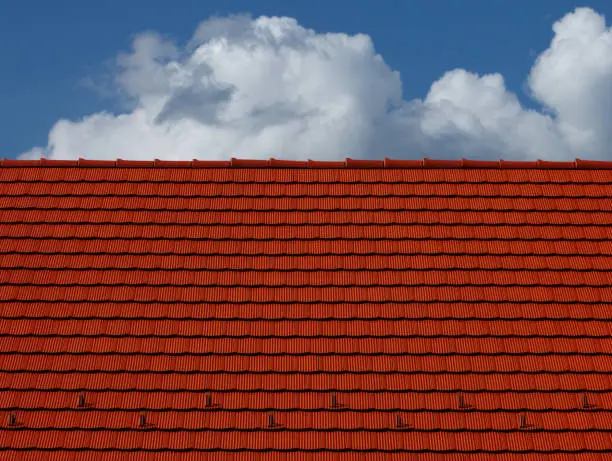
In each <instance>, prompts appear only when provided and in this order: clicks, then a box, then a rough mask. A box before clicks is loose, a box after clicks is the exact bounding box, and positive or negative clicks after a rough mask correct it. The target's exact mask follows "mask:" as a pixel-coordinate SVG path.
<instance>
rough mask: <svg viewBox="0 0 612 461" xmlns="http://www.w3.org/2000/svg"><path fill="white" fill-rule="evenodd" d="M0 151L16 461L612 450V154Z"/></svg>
mask: <svg viewBox="0 0 612 461" xmlns="http://www.w3.org/2000/svg"><path fill="white" fill-rule="evenodd" d="M0 166H1V167H0V192H1V193H0V360H1V362H0V418H2V419H1V420H0V450H2V451H4V452H5V455H6V456H10V457H12V458H13V459H15V457H16V456H31V457H32V459H41V457H45V456H48V455H49V454H50V453H43V452H44V451H46V452H57V453H56V454H57V455H58V456H60V455H61V456H62V459H72V458H74V459H82V457H83V456H84V453H83V451H97V452H113V453H115V454H118V455H121V454H124V455H126V456H130V457H133V454H130V453H131V452H136V454H142V453H147V452H151V451H160V452H163V453H165V454H166V455H167V456H171V455H176V454H179V453H192V454H193V455H194V456H201V455H202V453H201V452H218V453H220V454H221V453H227V454H231V453H243V454H248V456H249V457H255V456H257V455H259V454H263V455H269V454H277V455H279V454H282V453H286V452H297V453H300V454H301V455H302V456H309V455H311V456H319V455H322V454H325V453H331V454H333V453H336V454H338V453H342V454H344V455H345V456H350V455H352V456H359V455H362V454H364V453H365V454H367V453H370V454H372V455H376V456H382V455H384V454H389V455H391V454H397V453H400V454H401V453H421V454H431V455H437V454H441V453H481V454H486V453H493V454H510V455H517V454H521V453H522V454H526V455H533V454H536V453H555V456H556V457H557V458H563V456H564V455H566V457H565V458H564V459H569V458H570V456H569V455H572V459H574V458H573V455H574V454H579V453H582V454H584V456H583V457H582V458H580V459H585V457H588V458H592V459H606V456H607V454H609V452H610V451H611V450H612V434H611V433H610V432H611V428H612V383H611V378H612V376H611V375H612V309H611V307H612V288H611V284H610V272H611V270H612V241H611V238H612V201H611V198H612V170H611V168H612V164H610V163H606V162H589V161H581V160H576V161H575V162H541V161H538V162H529V163H528V162H525V163H516V162H503V161H501V162H473V161H472V162H471V161H468V160H463V161H447V162H444V161H435V160H428V159H426V160H425V161H393V160H384V161H355V160H350V159H349V160H347V161H345V162H329V163H326V162H283V161H279V160H273V159H272V160H270V161H249V160H235V159H233V160H232V161H229V162H210V163H207V162H198V161H194V162H161V161H157V160H156V161H155V162H129V161H125V160H117V161H114V162H95V161H88V160H79V161H74V162H72V161H71V162H68V161H66V162H61V161H58V162H53V161H49V160H42V161H14V160H13V161H11V160H4V161H2V162H1V164H0ZM106 167H108V168H106ZM81 399H82V400H81ZM80 400H81V401H80ZM10 415H13V418H14V419H13V420H10V419H11V416H10ZM142 417H144V420H143V419H141V418H142ZM8 451H12V453H11V454H10V455H9V454H8V453H6V452H8ZM16 451H20V453H17V452H16ZM96 456H97V455H96ZM576 459H577V458H576Z"/></svg>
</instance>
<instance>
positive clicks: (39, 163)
mask: <svg viewBox="0 0 612 461" xmlns="http://www.w3.org/2000/svg"><path fill="white" fill-rule="evenodd" d="M110 166H115V167H117V168H326V169H337V168H341V169H360V168H366V169H420V168H422V169H459V168H461V169H521V170H525V169H527V170H530V169H556V170H567V169H570V170H571V169H578V170H610V169H612V161H604V160H581V159H579V158H576V159H575V160H574V161H573V162H570V161H551V160H541V159H537V160H535V161H522V160H520V161H517V160H503V159H500V160H479V159H478V160H470V159H467V158H461V159H459V160H451V159H431V158H429V157H425V158H423V159H391V158H387V157H385V158H384V159H383V160H377V159H351V158H348V157H347V158H346V159H345V160H344V161H333V160H310V159H308V160H288V159H276V158H273V157H272V158H269V159H267V160H266V159H240V158H235V157H232V158H231V159H230V160H198V159H193V160H191V161H189V160H160V159H154V160H125V159H122V158H117V159H115V160H91V159H84V158H79V159H78V160H57V159H56V160H49V159H46V158H44V157H42V158H40V159H38V160H21V159H7V158H4V159H2V160H0V167H7V168H18V167H22V168H30V167H45V168H47V167H62V168H74V167H81V168H101V167H110Z"/></svg>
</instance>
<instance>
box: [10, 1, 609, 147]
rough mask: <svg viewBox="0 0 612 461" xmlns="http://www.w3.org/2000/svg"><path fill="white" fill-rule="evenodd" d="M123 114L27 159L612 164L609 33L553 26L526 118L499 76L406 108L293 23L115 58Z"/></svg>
mask: <svg viewBox="0 0 612 461" xmlns="http://www.w3.org/2000/svg"><path fill="white" fill-rule="evenodd" d="M113 83H114V85H116V87H117V89H118V90H119V91H120V92H121V94H122V95H123V96H124V98H126V100H127V101H128V102H129V105H128V106H127V107H128V110H126V112H125V113H121V114H113V113H96V114H92V115H88V116H86V117H84V118H83V119H81V120H77V121H69V120H59V121H58V122H57V123H56V124H55V125H54V126H53V128H52V129H51V131H50V133H49V140H48V145H47V146H46V147H44V148H43V147H36V148H34V149H32V150H31V151H29V152H27V153H24V154H22V156H21V157H22V158H39V157H40V156H43V155H44V156H46V157H47V158H64V159H70V158H78V157H85V158H110V159H114V158H117V157H122V158H129V159H150V158H160V159H192V158H200V159H227V158H229V157H231V156H238V157H241V158H268V157H276V158H300V159H306V158H311V159H338V158H340V159H342V158H344V157H345V156H351V157H353V158H382V157H385V156H387V157H392V158H420V157H423V156H425V155H429V156H432V157H435V158H460V157H462V156H466V157H469V158H487V157H489V158H490V157H493V158H499V157H503V158H505V159H526V158H531V159H533V158H542V159H573V158H574V157H582V158H593V159H595V158H611V157H612V156H611V154H610V152H608V150H607V146H609V145H611V142H610V141H612V139H611V136H612V135H610V134H609V133H610V130H609V127H610V122H611V121H612V120H611V118H612V32H611V30H610V29H609V28H607V27H606V24H605V20H604V18H603V17H602V16H601V15H599V14H597V13H596V12H595V11H593V10H591V9H588V8H578V9H576V10H575V11H574V12H572V13H569V14H567V15H566V16H564V17H563V18H561V19H560V20H559V21H557V22H556V23H555V24H554V26H553V38H552V41H551V43H550V46H549V48H548V49H546V50H545V51H544V52H543V53H541V54H540V55H539V56H538V57H537V59H536V60H535V63H534V66H533V68H532V69H531V72H530V74H529V76H528V79H527V84H528V88H529V90H530V92H531V96H532V97H533V98H534V100H535V101H537V102H538V103H539V104H540V105H541V107H542V109H541V110H539V111H536V110H531V109H527V108H525V107H522V106H521V104H520V102H519V100H518V99H517V97H516V95H515V94H513V93H512V92H510V91H508V89H507V88H506V86H505V83H504V79H503V77H502V76H501V75H500V74H489V75H477V74H474V73H471V72H469V71H467V70H464V69H455V70H451V71H449V72H447V73H446V74H444V75H443V76H442V77H441V78H440V79H439V80H438V81H436V82H434V83H433V84H432V85H431V88H430V90H429V92H428V94H427V95H426V96H425V97H424V99H415V100H410V101H407V100H404V99H403V96H402V94H403V91H402V83H401V79H400V75H399V73H398V72H396V71H394V70H393V69H391V68H390V67H389V66H388V65H386V64H385V62H384V60H383V58H382V57H381V56H380V55H378V54H377V53H376V51H375V49H374V45H373V43H372V40H371V39H370V37H368V36H366V35H360V34H358V35H347V34H342V33H326V34H322V33H316V32H315V31H313V30H309V29H306V28H304V27H301V26H300V25H299V24H298V23H297V21H296V20H295V19H291V18H286V17H283V18H278V17H259V18H256V19H252V18H250V17H248V16H244V15H242V16H229V17H224V18H212V19H210V20H208V21H205V22H203V23H202V24H201V25H200V26H199V27H198V28H197V29H196V31H195V32H194V34H193V37H192V39H191V40H190V41H189V42H188V43H187V44H185V45H184V46H182V47H180V46H178V45H177V44H175V43H172V42H171V41H169V40H166V39H164V38H162V37H161V36H160V35H158V34H156V33H154V32H146V33H143V34H140V35H139V36H138V37H136V39H135V40H134V42H133V44H132V49H131V51H130V52H129V53H124V54H120V55H119V56H118V58H117V72H116V75H115V79H114V82H113Z"/></svg>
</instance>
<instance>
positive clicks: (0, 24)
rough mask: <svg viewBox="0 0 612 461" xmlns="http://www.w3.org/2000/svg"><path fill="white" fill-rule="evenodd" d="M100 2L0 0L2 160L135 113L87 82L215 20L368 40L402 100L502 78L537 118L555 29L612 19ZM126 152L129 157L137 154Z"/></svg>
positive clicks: (504, 9) (399, 4)
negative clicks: (544, 57)
mask: <svg viewBox="0 0 612 461" xmlns="http://www.w3.org/2000/svg"><path fill="white" fill-rule="evenodd" d="M171 4H172V5H180V6H170V5H171ZM92 5H93V2H82V1H76V0H57V1H54V2H48V1H33V0H18V1H17V0H15V1H12V0H5V1H3V2H0V55H1V56H2V57H3V58H4V62H3V64H2V66H1V67H0V132H1V133H2V136H0V156H5V157H9V158H13V157H15V156H17V155H18V154H20V153H22V152H25V151H27V150H29V149H31V148H32V147H34V146H46V145H47V137H48V135H49V131H50V129H51V128H52V127H53V125H54V124H55V123H56V122H57V121H58V120H60V119H69V120H79V119H80V118H81V117H83V116H86V115H88V114H93V113H97V112H100V111H104V110H106V111H110V112H115V113H117V112H120V111H122V110H125V106H124V105H123V104H121V101H120V100H118V99H117V98H112V97H109V96H108V95H106V96H105V95H104V94H100V91H96V90H94V89H92V87H91V85H87V84H86V82H87V81H95V82H97V84H100V85H101V86H103V87H106V83H105V78H106V77H108V74H109V66H111V64H112V63H113V62H114V60H115V58H116V56H117V54H118V53H119V52H129V50H130V46H131V42H132V40H133V39H134V38H135V36H136V35H137V34H138V33H140V32H142V31H146V30H151V31H155V32H157V33H159V34H160V35H161V36H162V37H165V38H168V39H169V40H172V41H173V42H175V43H176V44H177V47H180V46H183V45H184V44H185V43H186V42H187V41H188V40H189V39H190V38H191V37H192V35H193V33H194V30H195V29H196V27H197V26H198V24H199V23H200V22H202V21H204V20H206V19H208V18H210V17H211V16H220V17H224V16H226V15H228V14H237V13H249V14H250V15H251V16H252V17H253V18H257V17H259V16H260V15H265V16H282V17H290V18H294V19H296V20H297V23H298V24H299V26H301V27H303V28H306V29H313V30H314V31H315V32H316V33H318V34H322V33H326V32H334V33H343V34H348V35H349V36H353V35H354V34H360V33H361V34H367V35H368V36H369V37H370V38H371V40H372V42H373V45H374V47H375V50H376V53H378V54H380V55H381V56H382V58H383V59H384V62H385V63H386V64H387V66H389V68H391V69H392V70H394V71H398V72H399V73H400V76H401V84H402V88H403V99H404V100H407V101H408V100H412V99H414V98H419V99H420V100H422V99H423V98H425V96H426V95H427V92H428V91H429V89H430V87H431V85H432V83H433V82H435V81H437V80H438V79H440V78H441V77H442V76H443V74H444V73H445V72H447V71H451V70H453V69H456V68H461V69H465V70H466V71H469V72H473V73H476V74H478V75H483V74H487V73H495V72H498V73H500V74H501V75H502V76H503V78H504V81H505V85H506V88H507V90H508V91H510V92H512V93H514V94H515V95H516V96H517V97H518V99H519V100H520V102H521V104H522V105H523V107H524V109H525V110H528V109H530V108H535V109H540V106H539V105H538V104H537V103H536V102H534V101H533V100H531V99H530V98H529V97H528V96H527V93H528V91H529V90H528V89H527V88H526V86H525V85H526V79H527V76H528V74H529V72H530V69H531V67H532V66H533V64H534V59H535V58H536V56H537V55H538V54H539V53H541V52H542V51H543V50H545V49H546V48H547V47H548V46H549V45H550V41H551V38H552V36H553V31H552V25H553V23H554V22H555V21H558V20H559V19H561V18H562V17H563V16H564V15H565V14H567V13H571V12H572V11H573V10H574V9H575V8H576V7H577V6H587V7H590V8H592V9H593V10H595V11H596V12H597V13H598V14H601V15H604V16H606V18H612V2H609V1H591V2H589V3H588V4H585V5H579V4H576V3H574V2H570V1H565V0H550V1H533V0H532V1H522V0H520V1H519V0H514V1H503V2H502V1H490V0H489V1H486V0H482V1H481V0H465V1H462V2H456V1H450V0H447V1H436V0H429V1H418V2H417V1H409V0H404V1H399V0H397V1H396V0H379V1H377V2H373V1H354V0H353V1H344V0H337V1H336V0H327V1H322V0H311V1H308V2H305V1H300V2H298V1H294V2H290V1H280V0H279V1H272V0H259V1H232V0H223V1H214V0H213V1H210V0H209V1H203V0H200V1H192V0H184V1H177V2H167V1H160V0H148V1H141V0H129V1H117V0H106V1H105V2H96V5H95V6H92ZM608 26H609V23H608ZM105 76H106V77H105ZM466 142H467V141H466ZM470 142H472V141H470ZM331 144H333V142H332V143H331ZM432 145H437V144H435V143H434V144H432ZM273 147H274V146H273ZM440 150H441V151H442V153H444V151H446V148H441V149H440ZM260 151H261V149H260ZM228 152H229V151H228ZM568 152H569V150H568ZM275 153H276V152H270V155H264V157H269V156H273V154H275ZM570 153H571V152H570ZM80 154H83V153H80ZM156 154H158V155H157V156H158V157H164V156H167V153H165V152H156ZM221 154H224V152H221ZM462 154H463V152H462ZM71 155H72V154H71ZM122 155H123V157H125V158H129V157H130V153H129V152H123V153H122ZM568 155H569V154H568ZM47 156H48V157H52V156H53V153H52V152H50V151H48V152H47ZM74 156H75V157H78V156H79V155H77V153H75V154H74ZM109 156H110V157H111V158H114V157H118V156H120V155H115V154H114V153H113V154H109ZM396 156H397V155H396Z"/></svg>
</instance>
